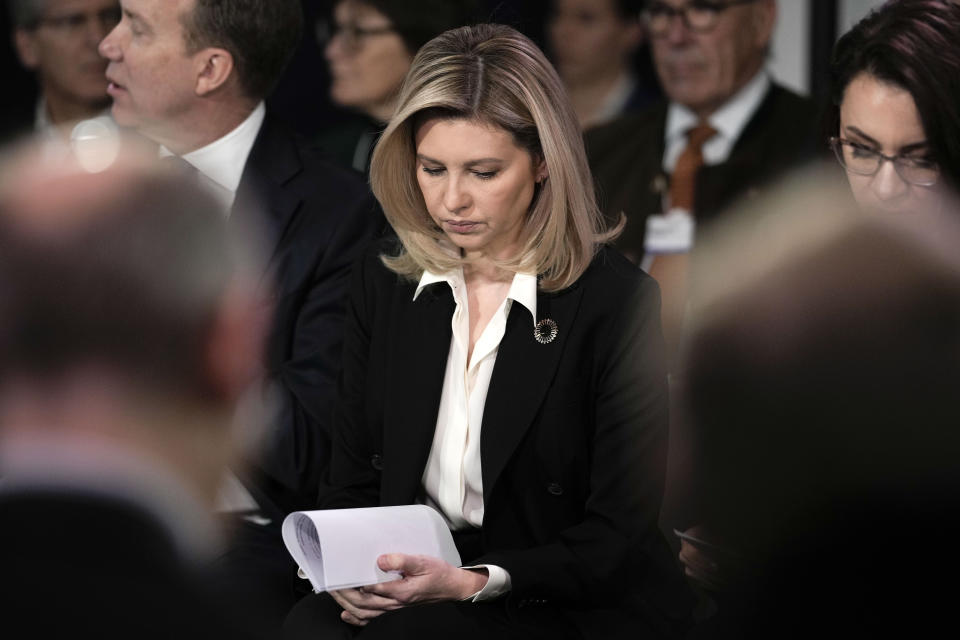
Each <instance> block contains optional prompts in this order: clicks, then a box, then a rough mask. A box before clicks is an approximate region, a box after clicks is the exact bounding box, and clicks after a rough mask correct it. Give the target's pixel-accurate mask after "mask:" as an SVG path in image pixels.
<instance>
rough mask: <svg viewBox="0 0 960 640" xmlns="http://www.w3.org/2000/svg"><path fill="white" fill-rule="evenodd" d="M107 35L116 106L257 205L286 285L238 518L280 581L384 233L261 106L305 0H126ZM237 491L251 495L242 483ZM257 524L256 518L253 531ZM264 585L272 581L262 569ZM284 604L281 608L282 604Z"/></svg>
mask: <svg viewBox="0 0 960 640" xmlns="http://www.w3.org/2000/svg"><path fill="white" fill-rule="evenodd" d="M121 4H122V7H123V18H122V20H121V22H120V24H118V25H117V27H116V28H115V29H114V30H113V31H112V32H111V33H110V34H109V35H108V36H107V37H106V38H105V39H104V40H103V42H102V43H101V45H100V51H101V53H102V54H103V55H104V56H105V57H106V58H107V59H108V60H109V61H110V62H109V66H108V68H107V78H108V80H109V81H110V86H109V88H108V92H109V93H110V95H111V96H112V97H113V115H114V117H115V118H116V120H117V122H118V123H119V124H120V125H121V126H125V127H133V128H135V129H136V130H137V131H138V132H139V133H141V134H142V135H143V136H145V137H146V138H149V139H150V140H152V141H153V142H155V143H156V144H158V145H159V146H160V155H161V156H164V157H171V158H173V159H176V157H179V158H180V159H182V160H183V161H185V162H184V163H183V164H185V167H186V170H187V171H193V170H196V172H197V173H198V174H199V175H198V179H199V180H200V181H201V182H202V183H204V184H205V185H207V186H209V187H210V188H211V189H212V190H213V192H214V193H215V194H216V196H217V197H218V198H219V199H220V201H221V202H223V203H224V204H225V205H226V206H228V207H229V208H230V210H231V212H232V213H231V218H234V219H238V220H243V219H246V218H249V217H250V216H252V215H253V211H254V210H255V209H262V210H263V212H264V214H265V215H264V218H265V219H264V220H263V221H262V224H261V233H262V234H263V236H264V238H265V239H266V241H267V244H268V246H269V249H268V251H269V253H270V255H271V258H272V262H271V266H272V269H273V270H274V272H275V276H276V280H277V283H278V285H277V300H276V311H275V315H274V319H273V330H272V334H271V336H270V342H269V347H268V351H267V354H266V366H267V371H268V374H269V380H270V381H271V382H272V383H273V384H272V385H271V390H270V392H269V393H268V392H267V391H265V394H264V395H265V396H270V397H273V398H276V399H278V402H277V404H276V409H275V417H274V419H273V420H271V421H270V425H269V426H268V429H267V433H266V434H265V435H264V437H263V438H262V439H261V443H260V444H261V446H260V449H259V451H257V452H256V453H254V454H252V455H251V461H250V464H249V465H248V468H249V473H247V475H246V477H244V478H243V480H244V485H245V488H246V489H247V490H249V492H250V494H252V497H253V501H254V502H255V503H256V506H255V507H251V506H250V500H249V499H248V496H240V499H239V505H238V506H237V507H236V508H239V509H244V508H253V509H255V510H256V514H255V515H254V516H252V518H250V519H247V520H242V521H240V522H238V526H241V527H243V529H244V531H245V534H246V535H245V536H242V537H244V538H249V539H251V540H255V541H256V542H255V543H252V547H253V549H254V551H253V553H249V554H248V553H244V557H245V560H244V561H243V562H242V563H241V564H244V565H246V566H248V567H250V566H254V565H259V564H260V563H262V562H265V558H268V557H271V556H272V557H274V559H275V561H276V566H277V569H278V571H279V572H280V573H278V574H277V575H278V579H280V578H279V576H280V575H287V574H289V576H290V579H291V581H293V580H294V579H295V578H294V572H295V567H294V565H293V563H292V561H291V560H290V559H289V557H288V556H287V554H286V550H285V549H284V548H283V544H282V540H281V537H280V529H279V527H280V523H281V521H282V518H283V516H284V515H285V514H286V513H288V512H290V511H293V510H296V509H299V508H304V507H307V506H312V505H313V504H314V501H315V498H316V491H317V486H318V482H319V479H320V477H321V474H322V473H323V470H324V468H325V464H326V459H327V456H328V449H329V447H328V442H329V436H328V427H329V425H328V421H329V417H330V414H331V407H332V403H333V400H334V396H335V381H336V375H337V371H338V369H339V360H340V350H341V343H342V336H341V334H342V323H343V315H344V303H345V300H344V298H345V293H346V289H347V282H348V273H349V267H350V265H351V263H352V262H353V261H354V260H355V258H357V257H358V256H359V255H360V254H361V252H362V250H363V248H364V247H365V246H366V245H367V243H368V241H369V240H370V239H371V238H372V237H373V236H374V235H375V234H376V233H378V232H379V230H380V228H382V225H383V223H382V215H381V214H379V212H378V210H377V209H376V207H375V204H374V201H373V199H372V196H371V195H370V194H369V190H368V189H367V188H366V186H365V185H364V184H363V183H362V181H361V180H360V178H359V177H358V176H356V175H355V174H354V173H351V172H348V171H346V170H341V169H338V168H336V167H334V166H333V165H332V164H329V163H327V162H326V161H324V160H322V159H320V158H319V157H318V156H317V155H316V154H315V153H314V151H313V150H312V148H310V147H309V146H307V145H306V144H305V143H304V142H302V141H301V140H300V139H299V138H298V137H296V136H294V134H293V133H292V132H290V131H289V130H287V129H286V128H285V127H284V125H283V124H282V123H280V122H278V121H277V120H275V119H273V118H271V117H270V116H269V115H267V114H266V109H265V106H264V97H265V96H267V95H268V93H269V92H270V90H271V89H272V87H273V86H274V84H275V83H276V81H277V79H278V78H279V76H280V74H281V72H282V70H283V68H284V66H285V64H286V63H287V61H288V60H289V58H290V57H291V55H292V53H293V51H294V50H295V48H296V46H297V43H298V41H299V34H300V33H301V30H302V22H303V17H302V13H301V7H300V2H298V1H297V0H236V1H233V2H229V3H213V2H207V1H204V0H175V1H171V0H162V1H161V0H123V2H121ZM241 493H242V492H241ZM257 527H261V528H260V529H257ZM253 582H256V583H266V581H264V580H262V579H260V578H257V579H255V580H253ZM283 606H284V605H282V604H280V605H278V610H279V609H282V608H283Z"/></svg>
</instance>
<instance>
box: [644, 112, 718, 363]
mask: <svg viewBox="0 0 960 640" xmlns="http://www.w3.org/2000/svg"><path fill="white" fill-rule="evenodd" d="M716 133H717V130H716V129H714V128H713V127H711V126H710V125H709V124H699V125H697V126H696V127H694V128H692V129H690V130H689V131H688V132H687V146H686V148H685V149H684V150H683V153H681V154H680V157H679V158H678V159H677V166H676V167H675V168H674V170H673V175H672V176H670V208H671V209H684V210H686V211H688V212H690V213H691V214H693V204H694V193H695V192H696V179H697V171H699V170H700V167H701V166H703V145H704V143H706V141H707V140H709V139H710V138H712V137H713V136H714V135H716ZM687 255H688V254H687V253H686V252H684V253H666V254H662V255H658V256H656V257H654V259H653V264H652V265H651V266H650V275H651V276H653V277H654V278H656V280H657V282H659V283H660V291H661V294H662V300H663V302H662V311H661V319H662V323H663V336H664V339H665V340H666V342H667V357H668V361H669V366H670V371H671V372H674V371H676V360H677V355H678V351H679V346H680V337H681V330H682V327H683V313H684V309H685V307H686V304H687V271H688V264H687Z"/></svg>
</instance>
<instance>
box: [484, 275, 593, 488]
mask: <svg viewBox="0 0 960 640" xmlns="http://www.w3.org/2000/svg"><path fill="white" fill-rule="evenodd" d="M582 294H583V291H582V289H581V288H580V287H579V286H578V285H576V284H575V285H573V286H572V287H570V288H569V289H566V290H565V291H563V292H561V293H559V294H545V293H540V294H539V295H538V296H537V315H538V316H539V317H538V318H536V320H537V321H540V320H543V319H544V318H550V319H552V320H553V321H554V322H556V323H557V329H558V331H557V337H556V338H555V339H554V340H553V341H552V342H550V343H548V344H541V343H539V342H537V340H536V339H535V338H534V334H533V323H531V321H530V314H529V312H527V310H526V309H524V308H522V307H520V305H516V304H515V305H513V308H512V309H511V311H510V316H509V317H508V318H507V328H506V332H505V333H504V336H503V340H502V341H501V343H500V348H499V351H498V352H497V362H496V364H495V365H494V369H493V376H492V377H491V380H490V388H489V390H488V392H487V401H486V404H485V405H484V409H483V424H482V427H481V432H480V458H481V465H482V469H483V499H484V502H485V504H489V501H490V495H491V491H492V489H493V486H494V485H495V484H496V481H497V478H498V477H500V474H501V472H502V471H503V469H504V467H505V466H506V464H507V462H508V461H509V459H510V456H511V455H512V454H513V452H514V450H515V449H516V448H517V445H519V444H520V441H521V440H522V439H523V437H524V435H525V434H526V433H527V430H528V429H529V428H530V425H531V424H532V423H533V420H534V418H536V415H537V412H538V411H539V409H540V406H541V404H543V400H544V398H545V397H546V395H547V391H548V390H549V389H550V385H551V384H552V382H553V377H554V374H555V373H556V370H557V365H558V364H559V362H560V357H561V355H562V354H563V349H564V347H565V346H566V343H567V338H568V336H569V335H570V329H571V327H573V326H574V322H575V321H576V316H577V311H578V309H579V308H580V299H581V297H582Z"/></svg>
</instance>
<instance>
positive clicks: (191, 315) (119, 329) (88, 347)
mask: <svg viewBox="0 0 960 640" xmlns="http://www.w3.org/2000/svg"><path fill="white" fill-rule="evenodd" d="M39 185H40V187H41V188H43V189H45V190H48V189H52V190H53V192H54V193H55V192H56V191H57V190H66V191H69V192H74V191H77V190H79V191H80V192H82V193H88V194H89V193H90V192H93V191H94V190H95V193H97V194H102V195H96V196H88V197H81V198H79V199H78V198H74V199H73V200H72V201H71V200H70V199H68V198H61V199H60V200H59V201H55V202H53V203H43V204H38V201H39V198H37V199H36V200H37V201H34V200H35V199H34V198H33V196H24V194H23V193H22V192H23V188H22V187H17V186H16V185H10V186H7V187H6V188H5V189H4V191H3V193H0V381H5V379H6V378H7V377H8V376H10V375H14V374H15V375H19V376H25V377H28V378H30V379H34V380H48V381H55V380H56V379H57V378H58V377H60V376H61V375H64V374H68V373H69V372H70V371H71V370H72V369H74V368H76V367H78V366H84V365H90V364H96V365H98V366H103V367H107V368H108V369H109V370H110V371H113V372H116V373H119V374H123V375H124V377H125V379H127V380H129V381H130V382H131V383H132V384H134V385H137V386H139V387H140V388H141V389H144V390H147V391H151V392H154V393H164V394H175V395H178V396H180V397H198V396H199V397H202V398H203V397H208V396H207V394H208V393H215V391H214V390H212V389H211V387H210V384H209V382H210V381H209V378H208V371H207V369H206V366H205V363H204V355H203V354H204V351H205V346H206V343H207V340H209V334H210V331H211V327H212V325H213V322H214V320H215V314H216V311H217V309H219V308H220V305H221V304H222V297H223V295H224V292H225V291H226V289H227V286H228V284H229V283H230V282H231V280H232V278H233V277H234V276H236V275H238V274H239V271H238V269H239V268H240V266H241V264H243V263H244V262H243V260H245V258H246V255H245V254H244V253H243V252H242V251H241V245H240V244H239V243H238V242H235V240H238V239H239V238H238V236H235V235H234V234H232V233H231V232H230V231H229V229H228V228H227V222H226V217H225V216H224V215H223V212H222V210H221V208H220V207H219V205H218V204H217V203H216V201H215V200H214V198H213V197H212V196H211V195H210V194H209V193H208V192H207V191H206V190H204V189H203V188H202V187H201V186H200V185H199V184H197V183H196V182H195V181H190V180H188V179H186V178H184V177H183V176H181V175H172V174H171V175H168V174H166V173H155V172H154V171H153V170H152V167H151V166H150V165H145V166H125V167H122V168H115V169H110V170H108V171H107V172H105V173H104V174H84V173H82V172H76V173H67V174H64V175H59V174H57V175H52V176H50V177H46V176H45V175H44V177H43V178H42V180H41V182H39ZM11 187H12V188H11ZM78 188H79V189H78ZM18 189H19V192H18ZM31 193H39V189H37V190H34V191H32V192H31ZM35 210H36V211H35ZM37 212H39V214H38V213H37ZM43 216H50V217H51V218H53V219H61V218H62V219H63V220H69V221H70V222H69V224H66V225H63V224H61V225H60V226H59V227H58V228H57V231H56V232H52V231H43V230H41V231H40V232H37V231H35V230H34V229H32V228H31V226H30V225H29V224H27V223H26V222H25V220H30V219H34V218H36V219H43ZM48 224H50V223H48ZM58 224H59V223H58ZM211 397H212V396H211Z"/></svg>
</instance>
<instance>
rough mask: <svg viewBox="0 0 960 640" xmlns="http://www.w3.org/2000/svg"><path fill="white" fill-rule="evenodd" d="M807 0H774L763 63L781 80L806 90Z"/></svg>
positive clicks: (800, 90) (808, 66) (808, 77)
mask: <svg viewBox="0 0 960 640" xmlns="http://www.w3.org/2000/svg"><path fill="white" fill-rule="evenodd" d="M810 2H811V0H777V28H776V31H775V32H774V34H773V46H772V51H771V52H770V60H769V62H768V64H767V67H768V68H769V69H770V72H771V73H772V74H773V77H774V78H776V79H777V80H778V81H779V82H780V83H781V84H783V85H785V86H786V87H788V88H790V89H793V90H794V91H796V92H797V93H802V94H804V95H807V94H809V93H810V71H809V68H810V64H809V60H810Z"/></svg>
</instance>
